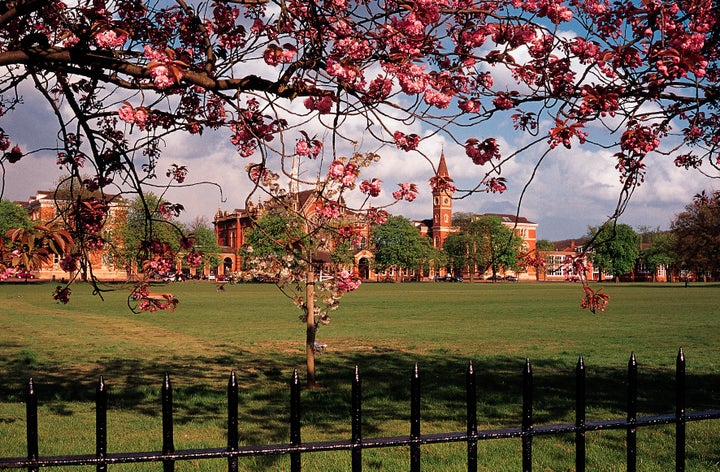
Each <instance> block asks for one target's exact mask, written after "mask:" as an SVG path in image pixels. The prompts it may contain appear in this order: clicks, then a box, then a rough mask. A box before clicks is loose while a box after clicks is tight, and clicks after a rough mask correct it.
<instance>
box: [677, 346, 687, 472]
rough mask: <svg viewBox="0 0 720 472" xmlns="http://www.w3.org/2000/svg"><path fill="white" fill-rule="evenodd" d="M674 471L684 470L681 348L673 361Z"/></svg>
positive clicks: (683, 404) (682, 365)
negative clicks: (674, 391)
mask: <svg viewBox="0 0 720 472" xmlns="http://www.w3.org/2000/svg"><path fill="white" fill-rule="evenodd" d="M675 390H676V394H675V470H676V471H677V472H684V470H685V354H684V353H683V350H682V348H680V350H679V351H678V355H677V360H676V361H675Z"/></svg>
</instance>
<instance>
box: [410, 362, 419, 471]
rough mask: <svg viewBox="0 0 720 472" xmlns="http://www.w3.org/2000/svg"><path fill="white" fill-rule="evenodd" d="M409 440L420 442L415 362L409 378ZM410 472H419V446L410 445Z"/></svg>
mask: <svg viewBox="0 0 720 472" xmlns="http://www.w3.org/2000/svg"><path fill="white" fill-rule="evenodd" d="M410 439H411V440H418V441H419V440H420V370H419V369H418V365H417V362H416V363H415V366H414V367H413V371H412V375H411V376H410ZM410 472H420V444H419V443H416V444H410Z"/></svg>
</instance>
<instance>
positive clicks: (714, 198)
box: [670, 191, 720, 277]
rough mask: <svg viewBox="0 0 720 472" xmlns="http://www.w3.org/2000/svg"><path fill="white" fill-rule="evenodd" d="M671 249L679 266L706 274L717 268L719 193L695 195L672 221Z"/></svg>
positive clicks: (719, 265)
mask: <svg viewBox="0 0 720 472" xmlns="http://www.w3.org/2000/svg"><path fill="white" fill-rule="evenodd" d="M670 228H671V231H672V234H673V236H674V242H675V245H674V250H675V254H676V257H677V262H678V264H679V266H680V268H682V269H684V270H689V271H693V272H695V273H696V274H697V275H698V276H701V277H705V275H706V274H707V273H713V274H717V272H718V271H720V241H718V235H720V194H719V193H717V192H715V193H712V194H706V193H705V192H704V191H703V192H702V193H701V194H698V195H696V196H695V199H694V202H693V203H692V204H689V205H687V206H686V207H685V211H683V212H682V213H680V214H678V215H677V216H676V217H675V220H674V221H673V222H672V224H671V226H670Z"/></svg>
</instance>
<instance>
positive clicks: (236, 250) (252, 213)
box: [213, 190, 372, 279]
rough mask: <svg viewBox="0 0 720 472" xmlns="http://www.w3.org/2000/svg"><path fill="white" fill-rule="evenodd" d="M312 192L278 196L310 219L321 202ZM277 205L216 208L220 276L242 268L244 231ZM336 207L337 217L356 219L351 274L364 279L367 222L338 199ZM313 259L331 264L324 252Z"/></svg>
mask: <svg viewBox="0 0 720 472" xmlns="http://www.w3.org/2000/svg"><path fill="white" fill-rule="evenodd" d="M315 195H316V192H315V191H314V190H305V191H300V192H296V193H289V194H288V195H287V196H285V197H283V198H282V200H283V201H282V202H281V204H282V205H287V206H288V207H290V208H292V209H293V210H294V211H295V212H297V213H298V214H300V215H303V216H304V217H305V218H310V217H312V215H313V214H314V213H315V212H316V211H318V210H319V209H320V208H319V206H318V205H322V203H321V202H319V201H318V200H317V198H316V197H315ZM277 204H278V202H277V201H272V200H268V201H266V202H258V203H257V204H252V203H249V204H248V206H247V207H246V208H236V209H235V210H233V211H230V212H228V211H222V210H221V209H218V211H217V213H215V217H214V218H213V225H214V227H215V235H216V237H217V242H218V245H219V246H220V252H221V254H220V255H221V265H220V268H219V269H220V271H221V275H223V274H230V273H234V272H240V271H241V270H242V269H243V264H242V256H241V253H240V249H241V248H242V247H243V246H244V245H245V244H246V243H247V232H248V231H249V230H250V229H251V228H252V227H253V226H254V224H255V222H256V221H258V220H259V219H260V218H262V215H263V214H265V213H266V212H268V211H269V210H270V209H271V208H272V206H273V205H277ZM338 210H339V212H340V214H341V217H344V218H346V219H347V220H348V221H356V222H357V223H356V224H357V225H358V226H359V227H360V233H361V234H360V237H359V242H358V244H356V245H355V246H354V250H355V254H354V264H353V271H354V274H355V276H357V277H360V278H365V279H367V278H369V277H370V260H371V258H372V253H370V252H369V251H368V250H367V247H366V246H367V242H368V239H369V237H370V227H369V225H368V224H367V223H365V222H362V221H361V220H360V219H359V218H358V217H357V215H355V214H353V213H352V212H351V211H349V210H348V209H347V208H346V207H345V206H344V205H343V202H340V206H339V208H338ZM316 258H317V259H316V262H318V263H319V265H320V266H321V267H329V266H331V264H330V259H329V257H328V255H327V254H324V253H318V254H317V255H316Z"/></svg>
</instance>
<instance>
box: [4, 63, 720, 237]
mask: <svg viewBox="0 0 720 472" xmlns="http://www.w3.org/2000/svg"><path fill="white" fill-rule="evenodd" d="M518 54H521V52H518ZM252 72H254V73H265V72H267V70H265V71H263V70H259V71H258V70H253V71H252ZM272 73H274V74H277V70H273V71H272ZM493 75H494V78H495V81H496V85H497V84H501V83H503V81H504V82H506V83H507V84H508V86H509V87H510V86H511V79H510V77H509V74H508V73H507V71H503V70H500V69H493ZM368 76H372V74H370V73H369V72H368ZM498 88H500V87H498ZM31 90H32V89H29V88H28V89H26V91H27V92H30V91H31ZM33 95H34V94H32V93H28V95H27V97H26V105H25V106H21V107H20V108H19V110H17V111H15V112H13V113H11V114H9V115H6V116H3V117H2V120H0V126H2V127H3V128H4V129H5V130H6V131H7V132H8V134H10V136H11V137H12V140H13V143H19V144H20V145H21V147H22V149H24V150H29V149H38V148H42V147H52V146H54V145H55V137H56V133H57V128H56V126H53V125H54V123H53V121H52V114H51V112H50V109H49V107H48V106H47V105H46V104H44V103H42V102H37V101H35V100H36V98H34V97H33ZM118 106H119V105H118ZM292 106H300V104H299V103H295V104H292ZM544 118H547V116H546V117H544ZM365 126H366V123H365V122H364V121H363V120H355V121H354V122H353V121H352V120H349V122H348V123H346V126H345V127H344V130H343V132H344V133H345V135H346V136H352V137H353V139H354V140H356V141H357V143H358V145H357V148H356V150H357V151H360V152H365V151H370V150H372V151H377V152H378V153H379V154H380V155H381V156H382V159H381V160H380V162H379V163H378V164H377V165H375V166H372V167H371V168H369V169H367V171H365V172H364V173H363V174H362V175H361V178H372V177H377V178H381V179H382V180H383V182H384V186H383V192H384V197H385V198H384V200H382V201H383V202H385V203H387V202H388V201H390V200H392V199H391V197H390V194H391V192H392V191H394V190H395V189H396V188H397V186H396V184H397V183H400V182H407V181H411V182H416V183H417V184H418V186H419V188H420V195H419V196H418V199H417V200H416V201H414V202H412V203H405V202H403V203H401V204H398V205H395V206H393V207H392V208H391V209H390V211H391V212H392V213H394V214H401V215H404V216H406V217H408V218H411V219H426V218H430V217H431V216H432V215H431V195H430V187H429V185H428V180H429V179H430V178H431V177H432V175H433V170H432V166H431V165H429V163H428V162H426V161H425V160H424V159H422V158H421V157H419V156H417V155H411V154H406V153H404V152H402V151H400V150H398V149H396V148H394V147H385V148H382V149H380V150H377V148H376V146H377V145H376V143H374V142H373V141H372V139H371V138H370V136H369V134H368V133H366V131H365ZM546 130H547V126H545V128H544V131H541V133H543V132H546ZM588 130H589V131H590V132H591V133H593V135H595V134H599V135H600V136H602V129H601V127H600V126H596V127H592V126H591V127H589V129H588ZM309 131H312V130H309ZM403 131H404V132H406V133H411V132H415V133H417V134H419V135H421V136H429V131H428V130H427V129H423V128H422V127H420V125H419V124H414V125H408V126H407V127H406V128H404V129H403ZM315 132H316V133H317V134H318V136H320V137H322V136H323V132H324V131H323V129H322V128H320V127H316V128H315ZM456 132H457V133H458V135H457V138H458V141H459V142H460V143H462V142H464V140H465V138H466V137H469V136H476V137H478V138H479V139H484V138H486V137H494V138H496V139H497V140H498V142H499V143H500V145H501V151H502V152H503V153H504V154H505V155H507V153H508V152H511V151H512V150H515V149H518V148H519V147H521V146H522V145H524V144H525V143H526V140H527V137H525V136H522V135H519V134H517V133H516V132H515V131H514V130H513V127H512V123H511V122H510V121H509V115H504V116H502V117H499V119H497V120H493V121H492V122H490V123H483V124H482V125H478V126H475V127H474V128H471V129H463V130H457V131H456ZM309 134H311V135H312V134H313V133H312V132H310V133H309ZM298 136H299V135H297V134H290V135H288V137H287V139H288V140H289V141H292V142H293V143H294V139H296V138H297V137H298ZM228 138H229V137H228V135H227V134H226V133H212V132H206V133H205V134H204V135H203V136H202V137H197V136H185V135H176V136H173V137H170V138H169V139H168V140H167V148H166V149H165V151H164V154H163V158H162V159H163V160H162V163H161V164H160V167H159V169H160V171H162V170H164V169H166V168H168V167H169V166H170V165H171V164H173V163H176V164H178V165H185V166H187V167H188V169H189V172H190V173H189V176H188V181H194V182H200V181H209V182H214V183H216V184H218V185H219V186H220V187H222V190H223V194H222V197H221V194H220V192H219V191H218V189H217V187H216V186H214V185H199V186H196V187H190V188H185V189H177V190H172V191H171V192H169V193H168V194H167V198H168V199H170V200H171V201H173V202H179V203H182V204H183V205H184V206H185V208H186V213H185V215H184V217H183V219H184V220H186V221H191V220H192V219H193V218H195V217H198V216H202V217H205V218H207V219H208V220H211V219H212V216H213V215H214V214H215V212H216V211H217V210H218V208H220V209H222V210H232V209H234V208H242V207H244V206H245V199H246V197H247V195H248V191H249V190H250V188H251V186H250V183H249V181H248V179H247V176H246V174H245V166H246V165H247V164H248V162H250V161H251V160H252V158H251V159H243V158H241V157H239V156H238V155H237V154H236V152H235V149H234V146H233V145H232V144H230V142H229V139H228ZM600 139H602V138H600ZM420 149H421V151H422V152H423V153H424V154H425V155H426V156H427V157H428V159H429V160H431V161H432V163H433V164H435V165H437V162H438V160H439V158H440V155H441V154H442V153H444V154H445V157H446V159H447V163H448V168H449V172H450V175H451V177H452V178H453V179H454V180H455V184H456V185H457V186H458V187H460V188H472V187H474V186H475V185H476V184H477V183H478V182H479V181H480V180H481V179H482V177H483V175H484V173H485V171H486V169H485V168H484V167H478V166H475V165H474V164H473V163H472V162H471V161H470V159H469V158H468V157H467V156H466V155H465V152H464V149H463V148H462V146H460V145H458V144H457V143H456V142H453V141H451V140H450V139H448V138H447V137H443V136H441V135H433V136H429V137H428V139H426V140H424V141H423V143H422V145H421V148H420ZM350 151H351V150H350V149H345V152H350ZM539 152H540V151H539V150H537V149H536V150H531V151H528V152H526V153H523V154H521V155H518V156H517V157H516V158H515V159H513V160H512V161H510V162H508V163H506V164H505V165H504V166H503V175H504V176H505V177H506V178H507V179H508V191H507V192H506V193H504V194H486V193H480V194H474V195H471V196H468V197H466V198H462V199H459V200H456V201H455V202H454V209H455V210H456V211H465V212H473V213H487V212H493V213H512V214H514V213H516V212H517V211H518V203H519V200H520V192H521V190H522V189H523V187H524V186H525V185H526V183H527V182H528V180H529V179H530V175H531V171H532V169H533V167H534V166H535V163H536V161H537V158H538V153H539ZM612 153H613V151H608V150H604V149H601V148H597V147H593V146H591V145H589V144H588V145H584V146H577V145H576V146H574V147H573V148H572V149H569V150H568V149H565V148H564V147H562V146H560V147H558V148H556V149H555V150H554V151H552V152H551V153H550V154H549V155H548V156H547V157H546V158H545V159H544V161H543V163H542V165H541V166H540V167H539V169H538V171H537V174H536V175H535V177H534V179H533V181H532V182H531V183H530V185H529V186H528V188H527V192H526V194H525V195H524V197H523V199H522V205H521V207H520V210H519V213H520V215H521V216H524V217H526V218H528V219H529V220H531V221H534V222H536V223H538V237H539V238H542V239H550V240H560V239H569V238H577V237H581V236H583V235H584V234H586V232H587V228H588V226H597V225H599V224H601V223H603V222H604V221H605V220H606V219H607V217H608V216H609V215H611V214H612V213H613V211H614V209H615V206H616V203H617V199H618V196H619V194H620V190H621V185H620V181H619V177H618V174H617V171H616V170H615V168H614V167H615V159H614V158H613V157H612ZM55 159H56V157H55V155H54V154H53V153H52V152H50V151H40V152H37V153H34V154H32V155H29V156H26V157H24V158H23V159H22V160H21V161H20V162H18V163H17V164H7V165H6V166H5V176H4V177H5V188H4V194H3V197H4V198H9V199H12V200H27V198H28V197H29V196H31V195H33V194H34V193H35V191H36V190H39V189H48V188H51V187H52V186H53V184H54V182H56V181H57V179H58V178H59V176H60V175H61V174H62V171H61V170H59V169H58V167H57V166H56V164H55ZM646 163H647V175H646V179H645V183H643V184H642V185H641V186H640V187H639V188H638V189H637V190H636V192H635V194H634V196H633V199H632V200H631V202H630V204H629V205H628V207H627V209H626V211H625V214H624V215H623V216H622V218H621V219H620V221H621V222H623V223H627V224H630V225H631V226H633V227H636V228H638V227H640V226H645V227H650V228H656V227H659V228H662V229H665V228H668V227H669V225H670V222H671V221H672V219H673V217H674V216H675V214H676V213H678V212H680V211H682V209H683V207H684V206H685V205H687V204H688V203H690V202H691V200H692V196H693V195H694V194H696V193H698V192H700V191H702V190H708V191H712V190H715V189H716V188H717V185H716V184H715V183H714V180H713V179H710V178H708V177H704V176H702V175H701V174H700V173H699V172H696V171H686V170H684V169H678V168H676V167H675V166H674V165H673V164H672V158H671V157H667V156H660V155H650V156H648V158H647V159H646ZM161 174H162V172H161ZM255 200H257V197H253V201H255ZM349 201H350V202H351V203H352V200H351V199H350V198H349Z"/></svg>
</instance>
